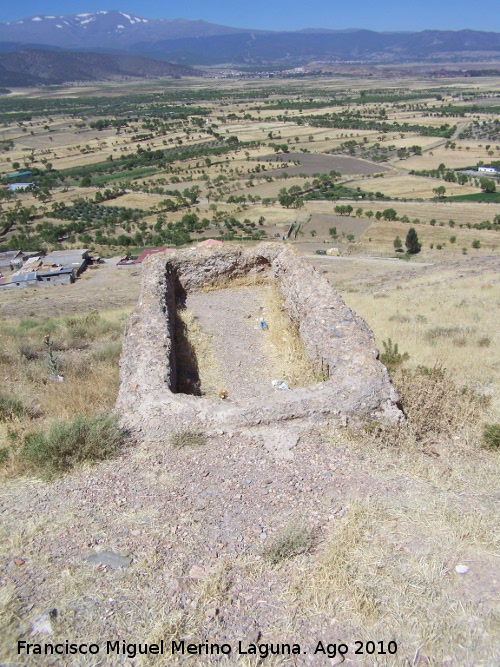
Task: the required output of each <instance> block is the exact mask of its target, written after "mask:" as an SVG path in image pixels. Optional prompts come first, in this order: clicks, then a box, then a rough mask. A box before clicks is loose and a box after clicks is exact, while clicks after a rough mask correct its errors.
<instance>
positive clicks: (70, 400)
mask: <svg viewBox="0 0 500 667" xmlns="http://www.w3.org/2000/svg"><path fill="white" fill-rule="evenodd" d="M315 262H316V263H317V265H318V268H319V270H321V271H325V272H326V274H327V276H328V277H329V279H330V280H331V281H332V283H333V284H334V285H335V286H336V287H337V289H339V291H340V292H341V293H342V295H343V296H344V298H345V300H346V301H347V303H348V304H349V305H350V306H352V307H354V308H355V309H356V310H357V311H358V312H359V313H360V314H362V315H363V316H364V317H365V318H366V319H367V321H368V322H369V323H370V325H371V326H372V327H373V329H374V331H375V333H376V336H377V340H378V342H379V346H380V347H381V349H383V342H384V341H385V342H387V341H388V340H389V339H391V340H392V342H393V347H394V344H398V346H399V352H400V354H402V353H408V354H409V359H407V360H406V361H404V362H403V363H401V364H398V361H401V360H400V359H398V356H397V355H396V356H394V355H393V357H392V359H390V360H389V361H387V363H389V364H390V365H391V367H392V368H393V378H394V381H395V383H396V386H397V387H398V389H399V391H400V394H401V399H402V404H403V407H404V409H405V412H406V414H407V417H408V420H407V423H406V424H405V425H404V426H401V427H399V428H397V429H384V428H382V427H380V426H378V425H373V426H371V427H369V428H367V429H366V430H364V431H357V432H351V431H350V430H349V429H332V428H329V427H327V426H325V425H321V424H319V423H318V424H317V425H314V424H309V425H307V427H305V426H304V427H303V428H296V427H294V426H293V425H288V426H284V427H283V428H284V431H283V434H281V436H280V437H284V438H285V440H286V442H287V446H288V447H289V451H291V452H292V456H291V457H285V458H282V457H280V456H279V455H278V454H277V452H278V450H277V449H273V446H272V443H273V438H276V437H277V435H276V434H277V433H278V431H275V430H273V427H263V428H258V429H248V430H247V431H245V430H243V431H234V432H224V431H222V430H220V431H212V432H208V433H203V434H194V433H191V432H190V431H189V425H188V424H186V425H185V430H184V431H183V432H181V433H175V434H172V437H171V439H170V441H166V442H153V443H151V442H149V443H146V442H142V441H141V439H140V437H139V438H136V439H134V440H130V438H128V439H125V440H123V439H122V438H121V436H120V434H119V433H118V432H117V431H116V424H113V423H112V422H111V423H110V422H109V421H108V422H106V421H104V422H103V419H104V418H103V417H102V415H103V414H106V413H107V412H108V411H109V410H110V408H111V407H112V405H113V400H114V396H115V395H116V391H117V382H118V375H117V362H118V355H119V350H120V337H121V332H122V330H123V326H124V321H125V317H126V314H127V313H128V312H129V311H130V308H131V306H132V304H133V301H134V298H135V294H136V290H137V287H138V280H139V276H138V275H132V276H130V275H128V277H127V278H122V279H121V280H118V279H117V273H116V272H117V270H116V269H114V267H112V266H105V267H104V268H102V269H100V270H99V271H95V272H93V273H92V274H89V276H88V277H87V278H86V279H85V280H82V281H80V282H77V283H76V284H75V285H74V286H72V287H70V288H67V287H56V288H50V289H49V288H47V291H46V292H43V294H44V295H45V296H46V298H44V316H43V317H40V313H39V311H38V304H39V301H38V299H40V295H41V293H42V291H41V290H37V292H36V293H35V292H31V291H28V290H25V291H23V295H22V299H21V300H20V301H19V300H17V304H15V305H16V308H14V299H12V298H11V295H10V294H9V295H8V297H9V298H8V299H5V300H4V301H3V306H4V309H3V317H2V357H1V363H2V370H1V375H2V378H3V383H2V391H1V396H2V422H3V423H2V439H3V444H2V448H3V449H2V451H3V452H4V455H3V456H4V461H3V464H2V465H3V486H2V508H3V521H2V529H1V530H2V539H1V545H2V546H1V551H2V558H3V560H4V563H5V565H6V568H5V570H4V575H3V577H2V584H3V589H2V590H3V593H2V598H1V608H0V619H1V623H2V637H3V642H2V649H1V650H2V658H1V660H2V664H6V665H15V664H23V665H25V664H26V665H28V664H30V665H38V664H39V665H49V664H71V665H82V666H83V665H85V666H87V665H88V666H90V665H120V664H132V663H131V662H130V660H129V659H128V658H124V657H123V656H120V655H117V654H116V653H111V654H109V655H108V654H107V653H106V642H107V641H111V642H114V641H116V640H118V639H119V640H124V641H125V642H126V643H127V644H130V645H133V644H134V643H139V642H141V643H143V644H144V643H148V644H151V643H157V642H160V641H161V640H163V641H164V642H165V646H167V647H168V653H167V657H165V656H163V657H161V656H158V655H155V654H149V655H148V656H145V655H139V656H138V657H136V658H135V663H134V664H137V665H164V664H166V661H168V664H191V665H192V664H200V665H202V664H203V665H208V664H214V665H215V664H227V665H248V666H250V665H257V664H260V663H259V660H260V659H261V658H260V657H259V656H260V654H258V655H257V656H256V655H254V654H252V653H251V652H249V651H252V650H254V651H259V649H257V648H254V649H252V645H256V644H261V648H260V651H261V652H263V653H262V655H263V654H264V652H265V651H266V650H268V651H271V648H270V647H271V644H272V645H273V647H274V648H273V650H276V645H277V644H282V643H284V644H289V645H290V647H291V649H293V645H294V644H298V645H300V651H301V654H300V655H299V656H297V655H290V656H289V655H287V654H285V655H271V654H270V657H268V658H267V659H266V661H267V664H271V665H278V664H283V665H302V664H303V665H309V664H312V665H331V664H340V662H339V660H340V658H339V657H338V654H337V655H334V653H335V652H336V651H338V645H339V644H344V645H345V646H343V647H342V648H340V650H341V651H342V652H344V651H345V650H346V647H347V649H348V652H347V654H345V656H343V657H344V659H345V662H346V664H355V665H374V664H377V665H391V666H392V665H405V666H406V665H457V666H462V665H469V664H471V665H472V664H474V665H484V666H485V667H486V666H488V667H489V666H490V665H493V664H494V660H495V659H496V655H497V647H498V637H499V629H500V627H499V617H498V593H499V586H500V583H499V580H498V556H499V550H498V549H499V542H498V540H499V533H498V525H499V523H498V513H497V504H498V497H499V493H500V489H499V488H498V479H499V474H498V473H499V458H498V450H494V449H488V448H487V447H486V446H485V444H487V443H486V442H485V440H484V436H483V427H484V424H485V423H495V422H496V423H498V422H499V416H500V408H499V405H498V364H499V359H498V349H499V345H498V340H497V339H496V336H497V331H498V312H499V311H498V303H499V298H500V292H499V286H498V263H497V261H496V259H492V258H484V259H483V260H482V261H480V262H478V261H472V260H470V259H469V258H463V259H462V260H461V261H456V262H455V261H449V262H443V263H442V264H433V265H432V266H429V265H426V264H422V265H421V266H419V265H418V264H412V265H410V266H408V265H407V264H405V263H400V262H395V261H394V260H393V263H392V264H391V263H390V262H389V261H385V262H384V261H382V260H380V261H379V262H377V263H373V262H372V263H368V262H365V263H363V259H362V258H353V259H348V258H317V259H316V260H315ZM318 262H319V263H318ZM394 262H395V265H394ZM401 266H404V268H401ZM101 272H102V273H101ZM122 281H125V284H126V285H127V291H125V290H123V289H121V288H119V285H120V283H121V282H122ZM117 288H118V289H117ZM211 294H213V293H209V294H208V296H210V295H211ZM2 298H3V297H2ZM78 298H79V300H78ZM267 298H268V301H267V302H266V303H264V302H263V307H264V308H265V309H266V310H265V311H264V312H265V313H266V317H267V318H268V320H269V323H270V326H272V329H273V332H272V334H273V336H274V338H268V339H266V342H265V343H264V342H263V343H262V344H263V345H264V344H265V346H269V344H271V345H272V342H273V340H275V341H276V339H279V337H280V336H282V337H283V336H284V337H285V338H287V337H289V336H290V334H291V329H290V326H291V325H290V323H289V322H288V321H287V320H283V317H282V315H281V314H280V307H279V303H278V304H277V307H275V306H274V305H273V304H274V303H275V301H274V300H273V298H272V294H270V295H269V296H268V297H267ZM197 299H198V300H200V299H201V300H202V299H203V295H200V296H199V297H197ZM269 299H271V300H269ZM9 301H10V303H9ZM259 302H260V300H258V301H257V302H256V303H255V305H254V306H252V307H250V302H249V304H248V306H247V309H250V310H251V308H255V313H253V316H255V317H258V315H259V313H261V312H262V311H261V310H260V309H259V307H258V304H259ZM193 303H194V307H195V308H197V307H198V308H199V307H200V305H199V303H198V304H197V303H196V302H193ZM77 304H79V307H78V309H77ZM219 307H223V306H219ZM250 310H249V315H252V313H250ZM75 311H77V312H75ZM252 312H253V311H252ZM186 325H187V327H188V330H189V331H191V330H192V336H193V338H192V340H193V344H194V345H200V346H201V347H199V348H198V349H199V351H201V353H202V354H203V355H204V358H206V359H207V362H208V367H207V368H208V372H209V374H210V372H211V369H213V364H214V360H215V363H217V352H216V354H215V357H214V356H213V352H212V351H211V350H210V348H211V342H210V341H211V335H212V334H210V335H208V338H207V336H204V335H203V332H202V331H200V329H199V327H200V324H198V318H197V317H196V313H194V317H193V316H191V317H188V318H187V319H186ZM193 327H194V328H193ZM280 330H281V334H280ZM269 334H271V331H269ZM222 335H223V336H224V335H225V336H228V337H230V336H231V331H230V330H228V331H226V333H224V334H222ZM47 336H50V339H49V340H50V341H51V343H52V354H53V358H56V361H55V363H56V364H57V373H59V374H60V375H62V376H63V377H64V381H63V382H57V381H56V380H52V379H51V373H52V372H53V370H54V369H53V368H51V355H50V353H49V350H48V347H47V344H46V341H47V338H46V337H47ZM290 344H291V345H295V344H296V343H294V341H293V336H292V339H291V340H290ZM213 349H216V348H213ZM267 349H268V350H269V349H270V348H269V347H267ZM393 351H394V350H393ZM263 353H265V348H264V349H263ZM219 354H220V353H219ZM266 354H267V353H266ZM207 355H208V356H207ZM210 355H212V356H210ZM275 361H276V360H275ZM277 361H278V363H282V364H283V363H284V364H285V366H283V367H282V368H284V369H285V371H284V372H286V368H287V365H288V366H290V360H289V359H288V360H287V359H286V358H285V359H282V360H281V362H279V360H277ZM224 363H227V359H224ZM268 363H275V362H273V359H272V357H269V362H268ZM221 368H222V370H224V366H222V367H221V366H219V372H220V369H221ZM210 377H211V378H213V377H214V375H213V374H212V375H210ZM215 377H216V376H215ZM243 381H244V380H243ZM217 382H219V380H216V381H215V385H214V387H216V386H218V385H217ZM256 386H258V383H257V384H256ZM257 391H258V389H257ZM7 397H10V399H8V398H7ZM9 401H10V402H9ZM76 413H78V415H80V417H79V419H80V422H79V423H78V424H77V425H76V426H75V414H76ZM85 420H87V421H85ZM54 423H56V424H59V426H60V428H61V424H64V425H65V429H66V430H64V432H63V433H61V431H60V430H59V431H57V430H55V427H54ZM70 424H71V425H72V427H71V428H70ZM75 428H77V433H76V435H75ZM72 429H73V430H72ZM86 429H87V430H86ZM89 429H90V430H89ZM92 429H94V430H93V431H92ZM278 430H279V429H278ZM88 433H91V435H88ZM41 434H46V439H45V440H44V439H43V437H42V435H41ZM47 438H48V441H49V442H52V443H56V444H57V446H58V447H59V448H60V449H57V450H56V455H54V453H53V449H51V448H50V447H49V445H48V441H47ZM71 438H73V440H71ZM74 438H76V442H78V438H85V442H86V443H87V445H88V454H89V459H88V460H87V461H83V462H79V460H78V457H75V456H73V454H71V452H70V453H68V452H67V451H66V449H65V446H66V444H67V441H68V440H71V442H75V440H74ZM497 438H498V435H497ZM72 451H74V450H72ZM6 452H7V453H6ZM101 456H111V461H102V462H100V461H99V459H100V458H101ZM105 552H111V553H112V554H115V555H116V556H120V557H122V558H126V559H131V561H127V560H125V561H124V564H125V565H126V567H121V568H118V569H114V563H113V562H112V561H109V560H108V561H107V560H106V558H105V556H103V553H105ZM89 556H93V557H94V558H95V559H96V564H93V563H91V562H88V561H87V560H86V559H87V558H88V557H89ZM108 558H110V557H109V556H108ZM129 562H130V564H129ZM99 563H101V564H99ZM463 571H466V573H464V574H461V573H460V572H463ZM52 609H57V615H56V614H55V612H54V613H53V614H52V615H50V614H48V612H49V611H50V610H52ZM44 614H45V615H44ZM40 616H41V618H40ZM37 623H38V625H37ZM40 624H41V625H40ZM40 628H42V630H40ZM66 639H68V640H69V641H70V642H74V643H82V642H83V643H90V642H95V643H97V644H98V645H99V647H100V651H99V654H98V655H96V656H93V657H89V656H84V655H74V656H70V657H68V658H64V662H61V663H59V662H58V661H57V660H54V658H46V657H44V656H43V657H37V656H30V657H27V656H26V655H25V653H23V652H22V651H21V655H18V654H17V642H18V641H26V642H28V641H29V642H30V643H32V642H35V643H37V642H38V643H41V644H45V643H52V644H55V643H59V642H63V643H64V641H65V640H66ZM181 640H185V642H189V643H196V644H199V643H205V642H208V643H209V644H219V645H222V644H228V645H229V646H231V648H232V652H231V654H230V655H226V656H222V657H221V656H219V657H216V656H212V655H208V656H207V655H184V656H183V655H182V654H181V653H175V654H174V655H170V649H171V646H172V644H171V643H172V641H174V642H180V641H181ZM239 642H241V645H240V648H241V652H240V653H239V652H238V646H239ZM319 642H322V644H321V645H320V644H319ZM370 642H373V644H372V643H370ZM328 645H330V646H329V647H328V648H327V646H328ZM334 645H337V646H336V647H335V646H334ZM266 646H267V649H266V648H265V647H266ZM320 646H323V648H324V651H323V650H322V649H321V648H319V647H320ZM396 646H397V650H396ZM284 650H285V652H286V651H287V650H288V649H287V648H286V647H285V649H284ZM243 651H247V653H243ZM328 651H329V652H330V656H331V657H328ZM356 651H358V653H356ZM361 651H362V652H361ZM373 651H374V653H373ZM390 651H392V653H391V652H390ZM133 652H134V649H133V646H130V647H129V649H128V654H129V655H130V656H132V655H133ZM336 660H337V662H335V661H336ZM375 661H376V662H375Z"/></svg>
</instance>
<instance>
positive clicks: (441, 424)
mask: <svg viewBox="0 0 500 667" xmlns="http://www.w3.org/2000/svg"><path fill="white" fill-rule="evenodd" d="M394 382H395V385H396V389H397V390H398V393H399V396H400V400H401V405H402V408H403V410H404V413H405V415H406V417H407V418H408V423H409V425H410V426H411V428H412V430H413V431H414V433H415V435H416V437H417V439H418V440H423V439H427V438H432V437H438V436H439V435H441V434H445V435H447V436H451V435H456V433H457V432H460V431H461V430H462V429H463V428H470V427H474V425H475V424H476V423H477V421H478V419H479V416H480V414H481V411H482V410H483V408H485V407H486V405H487V399H486V398H485V397H484V396H479V395H478V394H476V393H475V392H473V391H472V390H471V389H468V388H467V387H464V388H460V387H457V386H456V385H455V384H454V383H453V381H452V379H451V377H450V376H449V374H448V373H447V372H446V371H445V369H443V368H442V367H441V366H435V367H434V368H428V367H426V366H419V367H418V368H417V369H412V370H409V369H402V370H401V371H400V372H399V373H398V374H397V375H396V376H395V378H394Z"/></svg>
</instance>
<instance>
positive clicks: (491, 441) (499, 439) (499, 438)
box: [483, 424, 500, 449]
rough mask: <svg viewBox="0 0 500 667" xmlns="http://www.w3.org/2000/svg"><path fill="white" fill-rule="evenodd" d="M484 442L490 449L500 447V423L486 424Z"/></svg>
mask: <svg viewBox="0 0 500 667" xmlns="http://www.w3.org/2000/svg"><path fill="white" fill-rule="evenodd" d="M483 442H484V445H485V447H488V449H500V424H485V425H484V430H483Z"/></svg>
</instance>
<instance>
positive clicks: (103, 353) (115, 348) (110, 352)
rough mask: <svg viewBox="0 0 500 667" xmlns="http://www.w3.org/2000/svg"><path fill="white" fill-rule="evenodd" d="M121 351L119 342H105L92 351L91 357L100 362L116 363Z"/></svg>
mask: <svg viewBox="0 0 500 667" xmlns="http://www.w3.org/2000/svg"><path fill="white" fill-rule="evenodd" d="M121 353H122V345H121V343H107V344H106V345H103V346H102V347H99V348H97V350H94V352H93V353H92V359H94V360H95V361H100V362H101V363H109V364H116V363H117V362H118V360H119V358H120V355H121Z"/></svg>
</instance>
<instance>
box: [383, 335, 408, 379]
mask: <svg viewBox="0 0 500 667" xmlns="http://www.w3.org/2000/svg"><path fill="white" fill-rule="evenodd" d="M382 345H383V346H384V351H383V352H382V354H381V355H380V361H381V362H382V363H383V364H384V365H385V366H387V369H388V371H389V373H393V372H394V371H395V370H396V368H398V366H401V364H402V363H403V362H404V361H408V359H409V358H410V355H409V354H408V352H403V354H401V353H400V352H399V349H398V344H397V343H395V344H394V345H393V344H392V340H391V339H390V338H389V339H388V340H387V343H386V342H385V340H383V341H382Z"/></svg>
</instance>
